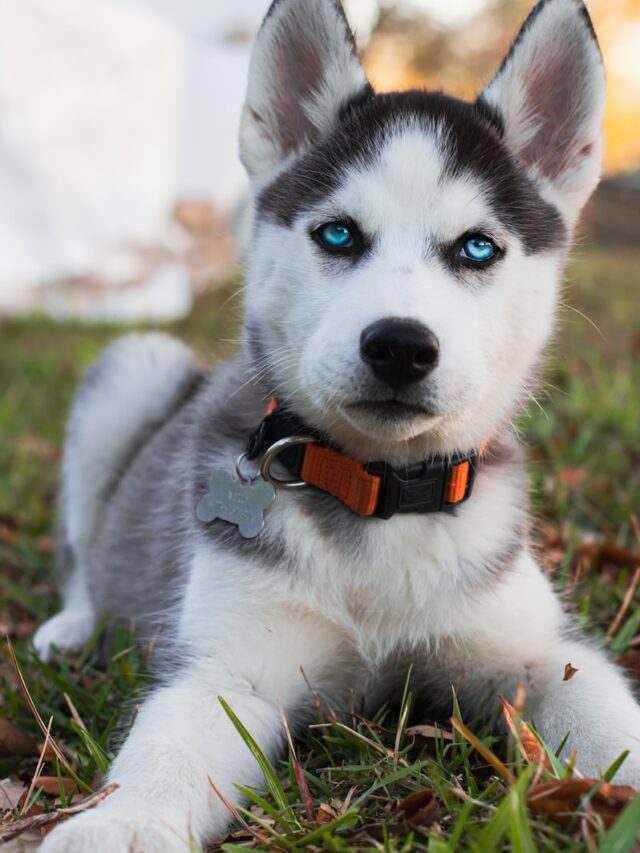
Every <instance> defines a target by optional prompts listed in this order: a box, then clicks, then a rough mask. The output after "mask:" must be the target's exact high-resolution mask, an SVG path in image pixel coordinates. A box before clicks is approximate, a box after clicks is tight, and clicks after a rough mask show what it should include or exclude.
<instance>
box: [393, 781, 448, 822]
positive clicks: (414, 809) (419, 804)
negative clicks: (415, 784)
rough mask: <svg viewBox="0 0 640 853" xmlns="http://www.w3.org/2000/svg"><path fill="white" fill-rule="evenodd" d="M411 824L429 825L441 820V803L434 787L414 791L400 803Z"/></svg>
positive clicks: (399, 809)
mask: <svg viewBox="0 0 640 853" xmlns="http://www.w3.org/2000/svg"><path fill="white" fill-rule="evenodd" d="M397 811H398V813H402V814H403V815H404V817H405V818H406V821H407V823H408V824H409V826H412V827H428V826H431V825H432V824H434V823H437V822H438V821H439V820H440V805H439V803H438V799H437V797H436V792H435V791H434V789H433V788H423V789H422V790H421V791H414V792H413V793H412V794H409V796H408V797H405V798H404V800H402V802H400V803H399V804H398V809H397Z"/></svg>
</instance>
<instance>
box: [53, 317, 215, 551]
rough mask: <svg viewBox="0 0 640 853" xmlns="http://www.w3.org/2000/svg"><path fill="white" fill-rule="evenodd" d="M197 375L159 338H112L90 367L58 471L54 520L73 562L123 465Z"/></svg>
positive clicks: (173, 343) (180, 348)
mask: <svg viewBox="0 0 640 853" xmlns="http://www.w3.org/2000/svg"><path fill="white" fill-rule="evenodd" d="M199 375H200V370H199V369H198V367H197V365H196V363H195V360H194V357H193V354H192V352H191V350H190V349H188V348H187V347H186V346H184V344H182V343H180V341H178V340H176V339H175V338H172V337H169V336H168V335H163V334H159V333H149V334H132V335H127V336H126V337H123V338H119V339H118V340H116V341H115V342H114V343H113V344H111V345H110V346H109V347H107V349H105V350H104V352H103V353H102V354H101V355H100V356H99V357H98V359H97V360H96V361H95V362H94V363H93V364H92V365H91V366H90V367H89V369H88V371H87V373H86V374H85V377H84V379H83V381H82V383H81V385H80V387H79V389H78V393H77V395H76V399H75V402H74V405H73V408H72V412H71V418H70V421H69V428H68V434H67V441H66V445H65V452H64V461H63V472H62V473H63V476H62V492H61V504H62V505H61V507H60V509H61V512H60V516H61V519H60V520H61V522H62V526H63V528H64V538H65V540H66V545H67V546H69V547H70V548H71V549H72V550H73V552H74V556H75V557H76V559H77V558H81V559H82V557H83V556H84V554H85V553H86V549H87V547H88V545H89V543H90V541H91V538H92V534H93V531H94V529H95V523H96V519H97V515H98V513H99V512H100V510H101V507H102V504H103V502H104V501H105V500H106V498H107V496H108V495H109V493H110V490H111V489H112V488H113V486H114V485H115V483H116V481H117V479H118V478H119V476H120V475H121V474H122V471H123V470H124V469H125V467H126V465H127V464H128V463H129V462H130V461H131V459H132V458H133V456H134V455H135V453H136V451H137V450H138V448H139V447H140V446H141V444H142V442H143V441H144V439H145V437H147V436H148V435H149V434H151V433H152V432H153V430H154V429H156V428H157V427H158V426H159V425H160V424H161V423H162V422H163V421H164V420H165V419H166V418H167V416H168V415H169V414H170V413H171V411H172V410H173V409H174V408H175V406H176V405H177V404H178V403H179V402H180V400H181V399H183V397H184V395H185V394H186V393H187V391H188V389H189V388H190V387H191V386H192V384H193V383H194V382H195V381H196V380H197V378H198V376H199ZM61 532H62V531H61Z"/></svg>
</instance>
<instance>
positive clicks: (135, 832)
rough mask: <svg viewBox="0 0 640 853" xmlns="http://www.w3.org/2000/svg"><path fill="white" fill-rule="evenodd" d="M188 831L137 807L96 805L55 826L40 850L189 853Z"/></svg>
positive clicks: (61, 852)
mask: <svg viewBox="0 0 640 853" xmlns="http://www.w3.org/2000/svg"><path fill="white" fill-rule="evenodd" d="M190 850H192V847H190V840H189V837H188V833H186V832H185V833H181V832H179V831H178V830H175V829H173V828H172V827H171V826H169V825H168V824H166V823H163V821H162V819H161V818H158V817H157V816H155V817H152V816H150V815H145V814H143V813H141V812H139V811H137V810H136V811H126V812H125V811H123V810H120V809H110V808H99V807H98V808H96V809H93V810H91V811H88V812H84V814H81V815H78V816H77V817H74V818H71V819H70V820H68V821H66V822H65V823H63V824H60V825H59V826H57V827H56V828H55V829H54V830H53V832H51V833H50V834H49V835H48V836H47V837H46V839H45V840H44V841H43V843H42V845H41V846H40V853H189V851H190Z"/></svg>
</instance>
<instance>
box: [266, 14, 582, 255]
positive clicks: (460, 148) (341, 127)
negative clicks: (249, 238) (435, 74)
mask: <svg viewBox="0 0 640 853" xmlns="http://www.w3.org/2000/svg"><path fill="white" fill-rule="evenodd" d="M549 2H552V0H549ZM411 122H413V123H414V124H415V123H417V124H418V125H419V124H423V125H424V127H425V131H426V132H433V128H434V126H441V127H442V128H444V129H445V130H446V131H447V148H446V150H445V152H444V154H445V157H446V162H445V174H444V176H445V177H452V178H455V177H459V176H461V175H464V174H471V175H474V176H476V177H477V178H478V179H479V180H480V181H482V183H483V184H484V186H485V187H486V191H487V201H488V203H489V204H491V206H492V208H493V210H494V213H495V215H496V216H497V217H498V218H499V219H500V221H501V222H502V223H503V224H504V225H505V226H506V227H507V228H509V229H510V230H513V231H515V232H516V233H517V234H518V235H519V237H520V238H521V240H522V242H523V244H524V246H525V250H526V251H527V253H528V254H533V253H535V252H543V251H546V250H548V249H551V248H556V247H558V246H560V245H562V244H563V243H564V241H565V239H566V228H565V226H564V224H563V221H562V218H561V216H560V213H559V212H558V210H557V209H556V208H555V207H553V206H552V205H551V204H549V202H547V201H545V200H544V199H543V198H542V196H541V195H540V193H539V191H538V189H537V187H536V186H535V184H534V183H533V181H532V180H531V179H530V178H529V177H528V176H527V175H526V174H525V173H524V171H523V170H522V169H521V168H520V167H519V166H518V165H517V164H516V162H515V161H514V159H513V157H512V156H511V154H510V152H509V151H508V150H507V148H506V145H505V143H504V141H503V139H502V122H501V120H500V117H499V115H498V114H497V112H496V111H495V110H493V109H491V108H490V107H489V106H488V105H487V104H486V103H484V102H480V103H475V104H472V103H468V102H467V101H461V100H458V99H456V98H451V97H448V96H446V95H443V94H441V93H436V92H423V91H410V92H394V93H391V94H383V95H376V94H374V93H373V91H372V89H371V87H370V86H366V87H364V88H363V90H362V91H361V92H360V94H359V95H357V96H356V97H355V98H352V99H351V100H350V101H349V102H348V103H347V104H345V106H344V108H343V109H342V111H341V114H340V117H339V121H338V124H337V126H336V128H335V130H334V131H333V132H332V133H331V134H329V135H328V136H326V137H324V138H323V139H321V140H320V141H319V142H317V143H316V144H315V145H313V146H312V147H311V148H310V149H309V150H308V151H307V152H306V153H305V154H303V155H302V156H301V157H299V158H298V159H297V160H296V161H295V162H294V163H293V164H292V165H291V167H290V168H289V169H287V170H285V171H284V172H282V173H281V174H279V175H278V176H277V177H276V178H275V180H274V181H272V183H271V184H269V185H268V186H267V187H266V188H265V189H264V190H263V191H262V193H261V194H260V196H259V197H258V200H257V209H256V213H257V222H258V226H259V221H260V219H270V220H272V221H275V222H278V223H280V224H281V225H285V226H289V227H290V226H291V225H292V224H293V222H294V221H295V219H296V218H297V217H298V216H299V215H300V214H301V213H302V212H303V211H305V210H307V209H308V208H309V207H311V206H313V205H316V204H318V203H319V202H321V201H322V200H323V199H325V198H327V197H328V196H329V195H331V194H332V193H333V192H334V191H335V190H336V189H337V188H338V187H339V186H340V182H341V181H342V180H343V178H344V176H345V174H346V173H347V172H348V171H349V170H350V169H352V168H353V167H354V166H358V165H361V164H364V163H366V162H370V161H373V160H374V159H375V157H376V155H377V153H378V152H379V151H380V148H381V145H383V144H384V142H385V140H386V139H387V138H390V137H391V136H392V135H393V134H394V133H397V132H398V128H401V127H402V126H403V125H405V126H406V125H408V124H410V123H411Z"/></svg>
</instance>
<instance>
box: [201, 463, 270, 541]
mask: <svg viewBox="0 0 640 853" xmlns="http://www.w3.org/2000/svg"><path fill="white" fill-rule="evenodd" d="M275 497H276V490H275V489H274V488H273V486H272V485H271V483H267V481H266V480H263V479H262V478H258V479H257V480H246V481H244V482H243V481H242V480H239V479H238V478H237V477H234V476H233V474H230V473H229V471H225V470H224V468H216V470H215V471H214V472H213V474H212V475H211V479H210V480H209V491H208V492H207V494H206V495H205V496H204V497H203V498H202V500H201V501H200V503H199V504H198V508H197V510H196V515H197V516H198V519H199V520H200V521H202V522H204V523H205V524H208V523H209V522H211V521H215V520H216V519H217V518H220V519H222V520H223V521H227V522H229V524H235V525H236V527H237V528H238V531H239V532H240V535H241V536H244V538H245V539H255V537H256V536H258V535H259V534H260V533H261V532H262V530H263V528H264V513H265V510H266V509H268V508H269V507H270V506H271V504H272V503H273V502H274V500H275Z"/></svg>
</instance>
